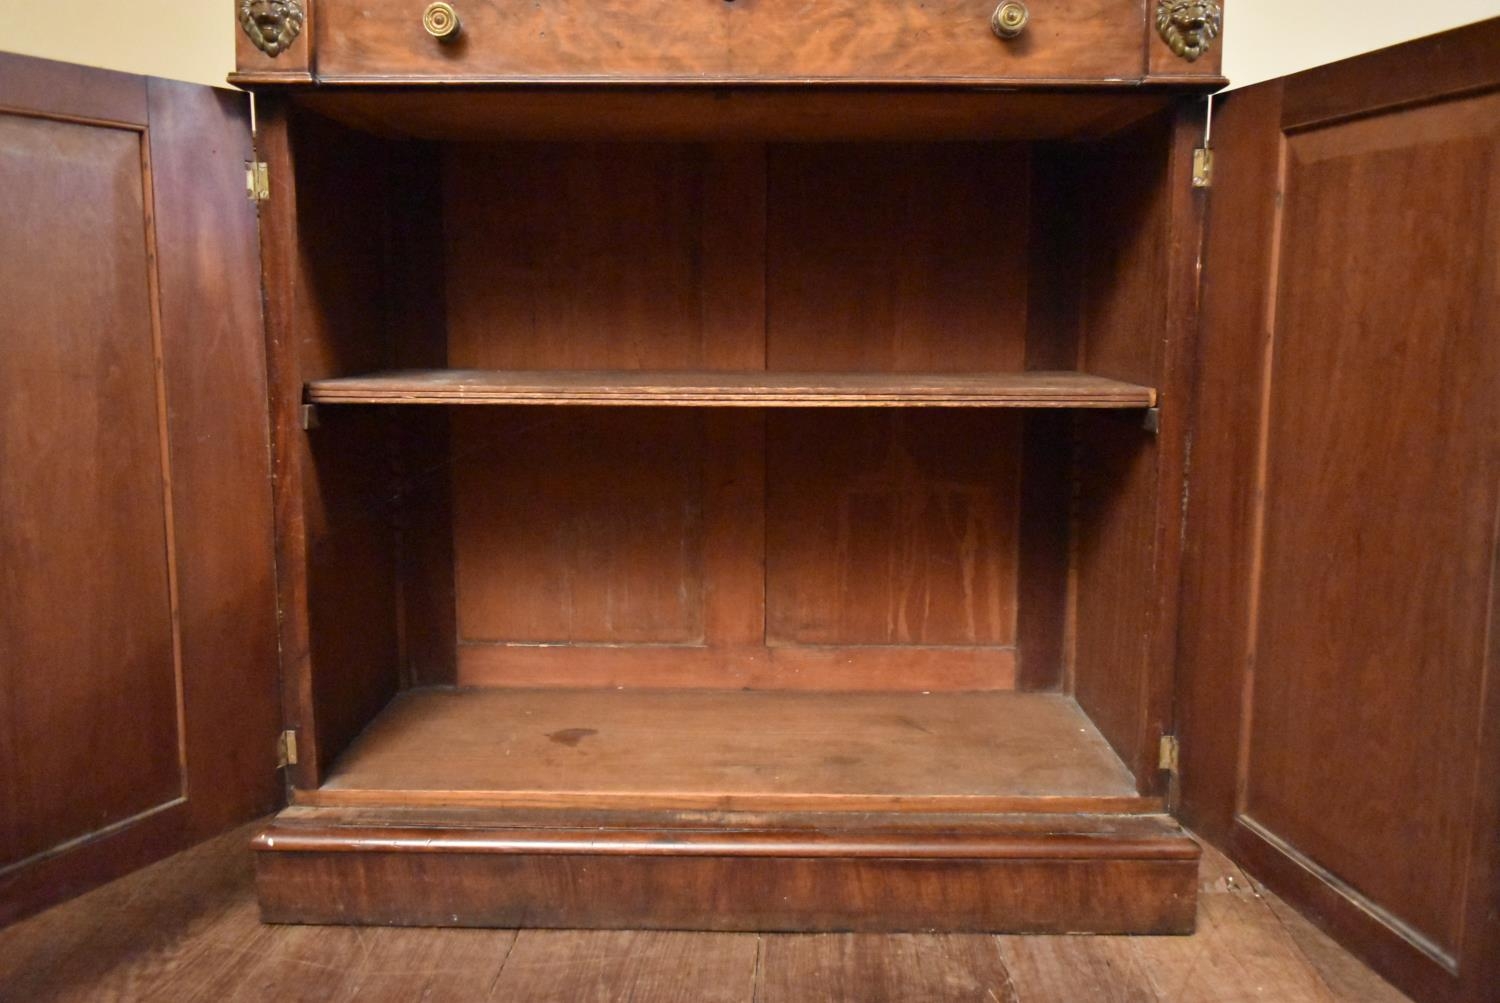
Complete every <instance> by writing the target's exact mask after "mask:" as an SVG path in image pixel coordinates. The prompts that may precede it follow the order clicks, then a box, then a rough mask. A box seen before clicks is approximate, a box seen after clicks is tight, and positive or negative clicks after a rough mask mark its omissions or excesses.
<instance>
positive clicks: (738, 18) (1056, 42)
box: [315, 0, 1147, 83]
mask: <svg viewBox="0 0 1500 1003" xmlns="http://www.w3.org/2000/svg"><path fill="white" fill-rule="evenodd" d="M450 2H451V3H452V6H453V8H454V10H455V11H456V12H457V15H458V17H459V21H460V26H461V27H460V31H459V32H458V33H457V34H456V35H455V36H453V37H451V38H450V39H448V40H446V41H439V40H437V39H436V38H434V37H432V36H431V35H430V34H428V32H427V30H426V29H425V28H424V26H423V12H424V11H425V10H426V8H427V0H321V2H319V3H318V11H317V13H318V20H317V51H316V57H315V58H316V64H317V71H316V73H317V77H318V78H319V79H321V80H324V81H329V82H335V81H340V80H343V81H369V80H380V81H400V80H414V81H427V80H468V81H487V80H488V81H504V80H528V81H537V82H546V81H575V80H612V81H641V82H645V81H668V82H713V81H743V80H812V79H819V80H829V81H840V82H849V83H860V82H870V83H874V82H884V81H906V82H911V81H922V80H932V81H934V82H943V81H946V82H959V83H967V82H984V81H1018V80H1019V81H1098V80H1137V79H1140V78H1141V77H1142V76H1143V75H1144V73H1145V60H1146V44H1145V43H1146V28H1147V25H1146V10H1145V6H1146V5H1145V3H1144V2H1142V0H1029V2H1028V4H1027V6H1028V7H1029V13H1030V19H1029V22H1028V23H1027V24H1026V26H1025V28H1024V30H1023V31H1022V32H1021V33H1020V35H1019V36H1017V37H1015V38H1012V39H1009V40H1002V39H1000V38H999V37H997V36H996V34H995V33H994V31H992V30H991V27H990V18H991V15H992V14H993V13H994V11H995V5H996V0H450Z"/></svg>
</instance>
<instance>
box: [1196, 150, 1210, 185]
mask: <svg viewBox="0 0 1500 1003" xmlns="http://www.w3.org/2000/svg"><path fill="white" fill-rule="evenodd" d="M1213 186H1214V151H1213V150H1212V149H1210V148H1209V147H1206V146H1202V147H1199V148H1198V149H1196V150H1194V151H1193V187H1194V188H1212V187H1213Z"/></svg>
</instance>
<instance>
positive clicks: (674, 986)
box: [0, 828, 1406, 1003]
mask: <svg viewBox="0 0 1500 1003" xmlns="http://www.w3.org/2000/svg"><path fill="white" fill-rule="evenodd" d="M251 832H252V829H251V828H246V829H241V830H238V831H236V832H233V833H230V834H229V835H227V836H223V837H220V838H219V839H217V840H213V841H211V842H209V843H205V844H204V845H202V846H200V847H198V848H196V849H194V850H190V851H188V852H187V853H183V854H180V855H178V856H176V857H173V858H171V859H170V860H167V861H164V862H162V863H160V864H157V865H156V866H154V867H151V868H147V869H146V870H144V871H141V872H139V873H137V874H135V875H132V876H131V877H128V878H125V879H123V880H121V881H117V882H115V883H114V884H112V885H107V886H105V887H104V888H101V889H99V890H98V891H95V892H93V893H91V894H89V895H86V896H84V897H82V898H80V899H78V900H76V901H74V902H71V903H68V904H65V905H62V906H59V907H58V908H56V909H53V910H51V911H49V912H45V913H42V914H41V915H39V916H36V917H33V918H32V919H29V920H26V921H25V922H22V923H18V924H16V925H14V926H12V927H10V928H8V929H5V930H0V1000H5V1001H12V1000H15V1001H21V1000H24V1001H27V1003H44V1001H73V1000H78V1001H84V1000H87V1001H90V1003H94V1001H107V1000H131V1001H136V1000H139V1001H156V1000H161V1001H173V1003H178V1001H194V1000H205V1001H213V1003H238V1001H258V1000H275V1001H277V1003H286V1001H302V1000H306V1001H319V1003H322V1001H343V1000H347V1001H353V1000H358V1001H360V1003H383V1001H391V1003H407V1001H412V1000H424V1001H431V1003H440V1001H445V1000H454V1001H485V1000H491V1001H502V1003H551V1001H556V1003H588V1001H600V1003H605V1001H627V1000H630V1001H649V1003H673V1001H683V1003H721V1001H722V1003H809V1001H818V1003H845V1001H847V1003H856V1001H857V1003H886V1001H890V1003H929V1001H932V1003H937V1001H944V1003H946V1001H955V1003H958V1001H962V1003H967V1001H975V1003H1033V1001H1036V1003H1053V1001H1057V1003H1080V1001H1142V1003H1197V1001H1204V1003H1209V1001H1212V1003H1241V1001H1250V1000H1257V1001H1273V1003H1306V1001H1318V1003H1333V1001H1342V1000H1348V1001H1351V1003H1352V1001H1358V1003H1400V1001H1403V1000H1405V999H1406V997H1404V996H1402V995H1401V994H1400V993H1398V992H1396V991H1395V990H1394V989H1392V988H1391V987H1390V986H1389V985H1388V984H1387V983H1385V982H1384V981H1382V980H1381V979H1380V978H1379V977H1377V976H1376V975H1375V974H1374V973H1373V972H1371V971H1370V970H1369V969H1367V968H1365V967H1363V966H1362V965H1360V964H1359V963H1358V962H1357V961H1355V960H1354V959H1353V958H1352V957H1350V956H1349V955H1348V954H1347V953H1346V952H1344V951H1343V950H1342V949H1340V948H1339V947H1338V946H1337V945H1336V944H1334V943H1333V942H1332V941H1331V940H1329V939H1328V938H1327V937H1326V936H1324V935H1323V934H1322V933H1320V932H1319V931H1317V930H1316V929H1315V928H1313V927H1312V926H1311V925H1310V924H1309V923H1307V922H1306V921H1305V920H1303V919H1301V918H1300V917H1299V916H1297V914H1296V913H1294V912H1292V911H1291V910H1290V909H1288V908H1287V907H1285V906H1284V905H1283V904H1282V903H1280V902H1279V901H1277V900H1276V899H1275V898H1274V897H1273V896H1271V894H1270V893H1269V892H1265V891H1262V890H1261V889H1259V888H1258V887H1256V886H1255V885H1254V884H1253V883H1252V882H1251V881H1250V880H1249V879H1247V878H1246V877H1245V875H1244V874H1243V873H1242V872H1241V871H1239V870H1238V869H1237V868H1235V867H1234V866H1233V865H1232V864H1230V863H1229V862H1228V861H1227V860H1225V859H1224V858H1223V857H1222V856H1221V855H1219V854H1218V853H1215V852H1214V851H1212V850H1208V849H1205V852H1204V857H1203V868H1202V881H1203V889H1202V895H1201V897H1200V900H1199V901H1200V903H1201V905H1200V912H1199V921H1198V933H1197V934H1195V935H1194V936H1192V937H992V936H983V935H972V936H919V935H895V936H890V935H873V934H821V935H793V934H765V935H757V934H709V933H648V932H632V931H611V932H595V931H566V930H564V931H541V930H523V931H520V932H517V931H514V930H426V929H371V928H354V927H289V926H283V927H272V926H263V925H261V923H260V922H259V920H258V918H257V913H256V905H255V892H254V888H253V885H252V880H251V869H250V851H249V846H248V840H249V837H250V834H251Z"/></svg>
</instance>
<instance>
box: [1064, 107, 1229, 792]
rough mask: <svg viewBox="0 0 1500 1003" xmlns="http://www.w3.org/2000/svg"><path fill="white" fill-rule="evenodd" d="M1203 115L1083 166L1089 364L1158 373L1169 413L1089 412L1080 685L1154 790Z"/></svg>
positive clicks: (1173, 121) (1177, 121)
mask: <svg viewBox="0 0 1500 1003" xmlns="http://www.w3.org/2000/svg"><path fill="white" fill-rule="evenodd" d="M1200 125H1201V123H1200V121H1199V120H1198V118H1197V115H1196V114H1195V112H1194V109H1192V108H1188V107H1183V108H1181V109H1179V110H1178V112H1177V113H1176V114H1175V115H1169V116H1163V117H1161V118H1159V119H1157V120H1154V121H1152V122H1150V123H1147V124H1145V125H1143V126H1141V127H1139V128H1137V129H1135V130H1133V131H1132V132H1130V133H1128V134H1123V135H1121V136H1120V137H1118V138H1117V139H1115V140H1113V141H1112V142H1111V143H1110V144H1108V145H1107V146H1106V147H1104V148H1103V149H1102V150H1101V151H1100V153H1099V155H1098V156H1097V157H1096V158H1092V159H1090V160H1089V161H1087V162H1086V163H1084V164H1082V165H1081V167H1082V170H1081V171H1080V172H1079V173H1078V174H1077V175H1075V183H1076V184H1079V185H1081V188H1080V189H1079V190H1080V191H1081V192H1082V193H1086V194H1083V196H1082V197H1083V198H1085V199H1086V200H1087V201H1086V203H1085V204H1087V205H1088V206H1089V207H1090V208H1089V209H1088V210H1087V211H1086V216H1087V219H1088V234H1089V236H1088V240H1087V242H1086V243H1085V244H1084V252H1083V257H1082V260H1081V261H1079V262H1078V265H1077V267H1078V269H1079V272H1080V273H1081V276H1082V278H1083V287H1082V293H1081V298H1080V305H1079V324H1080V339H1081V341H1080V344H1081V359H1080V365H1081V366H1082V367H1083V368H1084V369H1086V370H1088V371H1090V372H1096V373H1100V374H1107V375H1109V376H1111V377H1114V378H1117V379H1133V380H1146V381H1148V382H1150V383H1151V384H1152V385H1154V386H1156V387H1157V388H1158V391H1159V393H1160V395H1161V416H1160V417H1161V425H1160V429H1159V431H1158V433H1157V434H1156V435H1152V434H1150V433H1147V432H1145V431H1144V430H1143V429H1142V427H1141V425H1140V423H1139V422H1136V421H1133V420H1131V417H1132V416H1130V415H1126V414H1105V413H1099V412H1090V413H1084V414H1081V415H1080V416H1079V418H1078V422H1077V429H1078V435H1077V439H1076V440H1075V444H1074V463H1075V468H1076V471H1077V474H1076V477H1077V485H1078V486H1077V492H1078V497H1077V501H1076V503H1075V504H1076V506H1077V510H1076V515H1075V541H1074V546H1075V548H1076V549H1075V558H1074V560H1075V564H1074V567H1075V569H1076V570H1075V594H1076V599H1075V630H1074V641H1073V645H1074V653H1073V687H1074V692H1075V693H1076V695H1077V697H1078V700H1079V703H1080V705H1081V706H1083V707H1084V708H1085V710H1086V711H1087V712H1088V713H1089V715H1090V717H1091V718H1092V719H1093V720H1094V721H1095V722H1096V723H1097V724H1098V725H1099V729H1100V731H1101V732H1103V733H1104V735H1105V736H1106V737H1108V738H1109V740H1110V741H1111V743H1113V745H1114V747H1115V748H1116V749H1117V750H1118V751H1119V752H1120V754H1121V756H1122V758H1124V759H1125V761H1126V762H1127V763H1128V764H1129V765H1130V766H1131V768H1132V769H1133V770H1134V771H1135V774H1136V779H1137V782H1138V783H1139V784H1140V785H1141V788H1142V790H1146V791H1159V790H1161V789H1162V786H1163V783H1164V777H1163V775H1162V774H1161V773H1160V771H1159V770H1158V768H1157V765H1158V764H1157V744H1158V739H1159V737H1160V736H1161V735H1162V734H1163V733H1165V732H1167V731H1170V729H1171V717H1172V685H1173V683H1172V678H1173V660H1174V655H1175V651H1174V649H1175V644H1176V611H1177V593H1178V585H1179V583H1178V554H1179V552H1180V548H1181V545H1182V522H1181V519H1182V513H1181V505H1182V499H1183V491H1184V468H1185V462H1186V458H1187V451H1188V435H1187V433H1188V421H1187V417H1188V409H1189V405H1190V402H1191V395H1192V388H1191V383H1190V379H1191V374H1192V358H1193V353H1194V351H1195V342H1196V338H1197V320H1196V318H1197V289H1198V261H1199V251H1200V242H1201V238H1202V230H1201V223H1202V217H1201V213H1202V201H1201V197H1200V196H1199V195H1198V194H1196V193H1195V192H1194V190H1193V189H1192V188H1191V186H1190V185H1184V184H1183V182H1182V178H1183V177H1191V174H1190V165H1191V159H1192V149H1193V147H1194V146H1195V144H1196V143H1198V142H1199V141H1200V138H1201V130H1200Z"/></svg>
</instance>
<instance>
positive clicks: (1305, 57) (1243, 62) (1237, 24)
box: [1033, 0, 1500, 87]
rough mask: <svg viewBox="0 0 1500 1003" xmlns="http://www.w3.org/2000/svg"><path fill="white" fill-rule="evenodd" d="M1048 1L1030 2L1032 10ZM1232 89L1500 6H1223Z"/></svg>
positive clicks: (1332, 0) (1261, 0)
mask: <svg viewBox="0 0 1500 1003" xmlns="http://www.w3.org/2000/svg"><path fill="white" fill-rule="evenodd" d="M1042 2H1043V0H1033V10H1034V9H1036V7H1039V6H1040V5H1041V3H1042ZM1223 3H1224V36H1223V43H1224V75H1225V76H1227V77H1228V78H1229V80H1230V82H1231V83H1232V84H1233V85H1234V86H1235V87H1243V86H1245V85H1247V84H1253V83H1256V82H1257V81H1260V80H1269V79H1270V78H1272V77H1279V76H1283V75H1285V74H1287V73H1295V72H1296V71H1298V70H1305V69H1307V68H1308V67H1311V66H1317V65H1319V64H1321V63H1331V62H1333V61H1334V60H1337V59H1343V58H1345V57H1346V56H1353V55H1356V54H1358V53H1361V52H1370V51H1371V50H1373V49H1383V48H1385V47H1386V46H1388V45H1395V44H1396V43H1397V42H1404V41H1406V40H1407V39H1411V38H1420V37H1421V36H1423V35H1431V34H1433V33H1435V32H1439V31H1444V30H1446V29H1448V28H1456V27H1458V26H1459V25H1461V24H1472V23H1473V22H1475V21H1483V20H1484V19H1485V18H1490V17H1496V16H1500V0H1441V2H1433V3H1426V4H1417V5H1413V4H1412V2H1411V0H1297V2H1294V0H1223Z"/></svg>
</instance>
